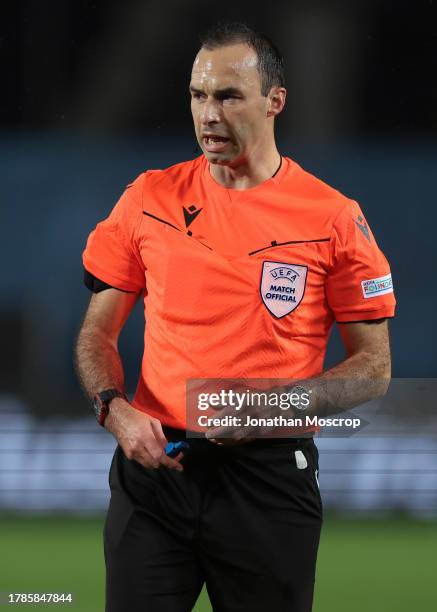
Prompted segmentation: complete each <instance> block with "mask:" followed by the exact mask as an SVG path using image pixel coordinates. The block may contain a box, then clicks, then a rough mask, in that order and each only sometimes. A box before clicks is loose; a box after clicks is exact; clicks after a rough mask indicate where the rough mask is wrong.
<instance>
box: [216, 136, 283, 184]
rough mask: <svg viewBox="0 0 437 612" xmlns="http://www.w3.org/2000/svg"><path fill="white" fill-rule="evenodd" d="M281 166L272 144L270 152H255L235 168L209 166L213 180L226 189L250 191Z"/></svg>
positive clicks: (217, 165) (277, 153) (278, 155)
mask: <svg viewBox="0 0 437 612" xmlns="http://www.w3.org/2000/svg"><path fill="white" fill-rule="evenodd" d="M280 164H281V156H280V154H279V152H278V150H277V148H276V145H275V144H274V145H273V147H272V148H271V150H270V151H268V152H265V151H264V152H262V153H261V155H257V154H256V152H255V153H254V154H252V155H251V156H250V157H249V158H247V159H245V160H244V161H243V162H242V163H239V164H238V165H235V166H224V165H223V166H222V165H219V164H210V165H209V171H210V173H211V176H212V177H213V179H214V180H215V181H216V182H217V183H219V184H220V185H223V187H227V188H228V189H240V190H242V189H250V188H251V187H256V186H257V185H259V184H260V183H263V182H264V181H266V180H268V179H269V178H271V177H272V176H273V175H274V174H275V173H276V172H277V170H278V168H279V166H280Z"/></svg>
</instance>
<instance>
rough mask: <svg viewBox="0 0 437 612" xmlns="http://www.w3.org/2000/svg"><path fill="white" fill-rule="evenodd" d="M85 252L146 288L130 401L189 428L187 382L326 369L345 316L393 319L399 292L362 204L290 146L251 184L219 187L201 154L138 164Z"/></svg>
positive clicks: (116, 278) (104, 269)
mask: <svg viewBox="0 0 437 612" xmlns="http://www.w3.org/2000/svg"><path fill="white" fill-rule="evenodd" d="M83 263H84V266H85V268H86V270H88V271H89V272H90V273H91V274H93V275H94V276H96V277H97V278H99V279H100V280H102V281H104V282H106V283H108V284H110V285H112V286H113V287H116V288H118V289H122V290H125V291H144V311H145V318H146V325H145V332H144V346H145V350H144V355H143V360H142V369H141V375H140V379H139V382H138V386H137V390H136V393H135V397H134V400H133V405H134V406H135V407H136V408H138V409H139V410H143V411H145V412H147V413H148V414H150V415H152V416H154V417H156V418H158V419H159V420H160V421H161V422H162V423H163V424H164V425H169V426H172V427H178V428H182V429H184V428H185V426H186V419H185V385H186V381H187V380H188V379H192V378H240V379H246V378H282V379H284V378H290V379H301V378H307V377H312V376H316V375H318V374H320V373H321V372H322V368H323V361H324V356H325V351H326V345H327V341H328V336H329V332H330V330H331V327H332V324H333V322H334V320H336V321H338V322H340V323H342V322H347V321H365V320H372V319H379V318H382V317H392V316H393V315H394V310H395V303H396V302H395V298H394V294H393V286H392V281H391V275H390V268H389V265H388V263H387V260H386V258H385V257H384V255H383V253H382V252H381V251H380V249H379V248H378V246H377V244H376V242H375V239H374V237H373V234H372V232H371V230H370V228H369V226H368V224H367V223H366V220H365V218H364V215H363V213H362V211H361V210H360V207H359V206H358V204H357V203H356V202H354V201H353V200H349V199H348V198H346V197H345V196H343V195H342V194H340V193H339V192H338V191H336V190H335V189H333V188H331V187H329V186H328V185H326V184H325V183H323V182H322V181H320V180H318V179H317V178H315V177H314V176H312V175H311V174H309V173H307V172H305V171H304V170H303V169H302V168H301V167H300V166H299V165H298V164H296V163H295V162H293V161H292V160H291V159H289V158H286V157H283V158H282V165H281V168H280V169H279V171H278V172H277V174H276V175H275V176H274V177H272V178H270V179H268V180H266V181H264V182H263V183H261V184H260V185H257V186H256V187H252V188H250V189H245V190H242V191H241V190H235V189H227V188H225V187H223V186H221V185H219V184H218V183H217V182H216V181H215V180H214V179H213V178H212V176H211V174H210V172H209V164H208V162H207V160H206V158H205V157H204V156H203V155H202V156H200V157H198V158H196V159H194V160H193V161H188V162H184V163H180V164H177V165H175V166H172V167H170V168H167V169H165V170H149V171H147V172H145V173H143V174H141V175H140V176H139V177H138V178H137V179H136V180H135V181H134V182H133V183H132V184H131V185H129V186H128V187H127V189H126V191H125V192H124V194H123V195H122V196H121V198H120V200H119V201H118V202H117V204H116V206H115V207H114V209H113V210H112V212H111V214H110V215H109V217H108V218H107V219H105V220H104V221H102V222H101V223H99V224H98V225H97V227H96V228H95V230H94V231H93V232H91V234H90V236H89V238H88V242H87V245H86V249H85V251H84V253H83Z"/></svg>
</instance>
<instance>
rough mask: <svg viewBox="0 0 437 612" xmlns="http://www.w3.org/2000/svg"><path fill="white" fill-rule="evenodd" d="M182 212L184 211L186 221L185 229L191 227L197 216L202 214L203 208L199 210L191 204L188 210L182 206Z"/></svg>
mask: <svg viewBox="0 0 437 612" xmlns="http://www.w3.org/2000/svg"><path fill="white" fill-rule="evenodd" d="M182 210H183V211H184V219H185V227H189V226H190V225H191V224H192V223H193V221H194V219H195V218H196V217H197V215H198V214H199V213H200V212H202V210H203V209H202V208H197V206H196V205H195V204H191V206H189V207H188V208H185V206H182Z"/></svg>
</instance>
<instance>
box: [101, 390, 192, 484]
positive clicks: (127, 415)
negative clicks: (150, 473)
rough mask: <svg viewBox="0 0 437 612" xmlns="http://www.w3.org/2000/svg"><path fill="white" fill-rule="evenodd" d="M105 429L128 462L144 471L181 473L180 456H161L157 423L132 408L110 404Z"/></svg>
mask: <svg viewBox="0 0 437 612" xmlns="http://www.w3.org/2000/svg"><path fill="white" fill-rule="evenodd" d="M105 428H106V429H107V430H108V431H110V432H111V433H112V435H113V436H114V437H115V438H116V440H117V441H118V443H119V444H120V446H121V448H122V449H123V452H124V454H125V455H126V457H127V458H128V459H134V460H135V461H137V462H138V463H140V464H141V465H142V466H143V467H145V468H155V469H157V468H159V467H160V466H165V467H167V468H170V469H174V470H178V471H179V472H182V470H183V469H184V468H183V466H182V464H181V463H180V459H182V457H183V453H182V452H180V453H179V454H178V455H176V457H174V458H171V457H168V456H167V455H166V454H165V447H166V445H167V439H166V437H165V435H164V432H163V431H162V426H161V422H160V421H159V420H158V419H155V418H154V417H151V416H149V415H148V414H146V413H145V412H140V411H139V410H137V409H136V408H133V406H131V405H130V404H129V402H127V401H126V400H124V399H123V398H120V397H116V398H115V399H113V400H112V401H111V405H110V410H109V414H108V416H107V417H106V419H105Z"/></svg>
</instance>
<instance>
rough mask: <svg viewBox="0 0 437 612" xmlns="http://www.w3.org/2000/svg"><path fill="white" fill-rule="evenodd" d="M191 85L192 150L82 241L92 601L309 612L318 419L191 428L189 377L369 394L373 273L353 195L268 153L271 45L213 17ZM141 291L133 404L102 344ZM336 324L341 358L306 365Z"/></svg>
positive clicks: (384, 376)
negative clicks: (97, 487)
mask: <svg viewBox="0 0 437 612" xmlns="http://www.w3.org/2000/svg"><path fill="white" fill-rule="evenodd" d="M189 91H190V96H191V110H192V116H193V121H194V129H195V132H196V137H197V141H198V143H199V145H200V147H201V149H202V155H201V156H200V157H197V158H196V159H194V160H190V161H186V162H182V163H180V164H177V165H175V166H172V167H170V168H167V169H164V170H147V171H146V172H144V173H142V174H141V175H140V176H139V177H138V178H136V180H134V181H133V183H132V184H130V185H128V187H127V188H126V190H125V191H124V193H123V194H122V196H121V198H120V199H119V201H118V202H117V204H116V205H115V207H114V208H113V210H112V211H111V213H110V214H109V216H108V217H107V218H106V219H105V220H103V221H102V222H100V223H99V224H98V225H97V227H96V228H95V229H94V231H92V232H91V234H90V236H89V238H88V242H87V245H86V248H85V251H84V254H83V264H84V268H85V284H86V285H87V287H88V288H89V289H90V290H91V291H92V297H91V301H90V304H89V307H88V310H87V313H86V316H85V319H84V322H83V325H82V328H81V331H80V333H79V337H78V341H77V347H76V363H77V370H78V374H79V377H80V380H81V384H82V386H83V388H84V390H85V392H86V394H87V396H88V397H89V398H90V400H91V401H92V402H93V406H94V409H95V412H96V416H97V419H98V421H99V423H100V425H102V426H104V427H105V428H106V429H107V430H108V431H110V432H111V433H112V434H113V435H114V436H115V438H116V440H117V442H118V445H117V448H116V451H115V454H114V457H113V460H112V464H111V469H110V475H109V482H110V488H111V501H110V505H109V510H108V514H107V518H106V522H105V527H104V551H105V562H106V611H107V612H124V611H125V610H129V612H140V611H144V612H146V611H147V612H188V611H189V610H192V608H193V606H194V605H195V602H196V600H197V597H198V595H199V593H200V591H201V589H202V586H203V585H204V584H206V587H207V590H208V594H209V597H210V600H211V603H212V606H213V609H214V610H215V611H216V612H243V611H244V612H265V611H267V610H270V609H271V610H275V611H278V612H286V611H288V612H309V611H310V610H311V607H312V599H313V589H314V577H315V568H316V557H317V549H318V544H319V536H320V528H321V524H322V504H321V498H320V494H319V489H318V479H317V475H318V452H317V448H316V446H315V444H314V442H313V433H314V431H315V430H316V428H315V427H309V428H305V427H304V428H303V429H301V433H300V434H299V435H294V436H288V437H285V438H284V437H274V435H273V433H274V432H272V430H268V429H264V430H260V431H257V432H255V433H254V432H253V431H252V432H251V434H250V435H248V434H247V433H244V431H242V428H241V427H238V426H237V427H236V426H235V424H232V425H228V424H226V423H222V422H221V421H220V422H219V425H218V426H216V425H214V426H211V427H208V428H207V431H206V435H205V431H204V433H203V435H200V434H199V432H197V433H198V435H197V437H194V438H193V437H191V435H190V433H191V430H193V431H195V430H196V427H195V426H192V425H193V423H192V421H191V420H190V422H189V423H187V414H186V384H187V381H190V380H192V379H202V380H203V379H221V380H226V379H243V380H248V379H257V380H261V381H262V380H267V379H270V380H273V379H278V380H279V379H280V380H284V379H287V380H294V381H298V382H297V385H293V386H291V387H290V386H287V385H285V384H283V386H282V387H281V390H282V391H289V392H295V394H297V395H299V394H300V397H301V398H302V397H303V396H304V395H305V394H306V397H308V396H309V394H311V397H312V400H311V404H310V406H309V407H307V406H306V405H305V403H304V402H302V403H300V404H299V403H298V404H297V405H295V406H294V408H295V410H294V412H293V413H295V414H298V413H304V412H305V411H307V413H308V414H310V415H314V414H322V415H323V416H326V415H329V414H334V413H338V412H341V411H343V410H346V409H347V408H349V407H351V406H354V405H357V404H360V403H363V402H365V401H368V400H369V399H372V398H374V397H377V396H380V395H383V394H384V393H385V392H386V390H387V386H388V381H389V379H390V369H391V365H390V348H389V338H388V324H387V319H388V318H390V317H392V316H394V310H395V299H394V295H393V287H392V282H391V275H390V269H389V265H388V263H387V260H386V259H385V257H384V255H383V254H382V252H381V251H380V249H379V248H378V246H377V244H376V243H375V239H374V236H373V234H372V232H371V229H370V227H369V225H368V224H367V222H366V219H365V217H364V214H363V212H362V211H361V209H360V207H359V205H358V204H357V203H356V202H355V201H353V200H350V199H348V198H347V197H345V196H343V195H342V194H341V193H339V192H338V191H336V190H335V189H333V188H331V187H329V186H328V185H326V184H325V183H323V182H322V181H320V180H318V179H317V178H315V177H314V176H312V175H311V174H309V173H308V172H306V171H305V170H303V169H302V168H301V167H300V166H299V165H298V164H297V163H296V162H294V161H293V160H292V159H290V158H288V157H286V156H284V155H282V154H280V153H279V152H278V149H277V147H276V143H275V136H274V124H275V118H276V116H277V115H278V114H279V113H280V112H281V111H282V109H283V108H284V104H285V98H286V89H285V83H284V73H283V60H282V58H281V56H280V54H279V53H278V51H277V49H276V47H275V46H274V45H273V44H272V43H271V41H270V40H269V39H267V38H266V37H265V36H263V35H261V34H259V33H257V32H254V31H253V30H251V29H250V28H248V27H247V26H246V25H244V24H234V23H230V24H226V25H220V26H217V27H215V28H213V29H212V30H211V31H209V32H208V33H207V35H206V36H205V37H204V38H203V40H202V44H201V47H200V50H199V52H198V54H197V56H196V58H195V61H194V65H193V69H192V74H191V80H190V84H189ZM140 297H141V298H142V300H143V302H144V314H145V321H147V325H145V328H144V355H143V360H142V364H141V373H140V377H139V381H138V386H137V389H136V392H135V396H134V398H133V400H132V401H130V400H129V399H128V398H127V397H126V395H125V389H124V374H123V366H122V362H121V359H120V355H119V352H118V338H119V334H120V332H121V331H122V329H123V326H124V324H125V322H126V320H127V318H128V317H129V314H130V312H131V311H132V309H133V307H134V305H135V303H136V302H137V300H138V299H139V298H140ZM334 322H337V323H338V324H339V328H340V332H341V336H342V339H343V341H344V345H345V349H346V358H345V359H344V361H342V362H341V363H340V364H338V365H337V366H335V367H334V368H332V369H330V370H327V371H323V360H324V355H325V350H326V345H327V341H328V336H329V333H330V330H331V328H332V325H333V324H334ZM250 410H251V409H248V408H247V407H246V412H248V414H249V415H250ZM255 413H256V410H255V409H254V414H255ZM194 425H195V423H194ZM187 432H188V433H187ZM254 438H255V439H254Z"/></svg>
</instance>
